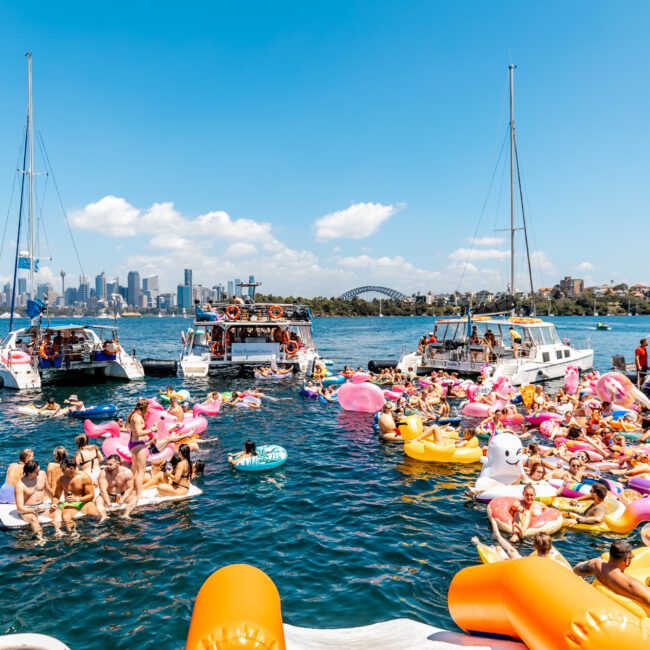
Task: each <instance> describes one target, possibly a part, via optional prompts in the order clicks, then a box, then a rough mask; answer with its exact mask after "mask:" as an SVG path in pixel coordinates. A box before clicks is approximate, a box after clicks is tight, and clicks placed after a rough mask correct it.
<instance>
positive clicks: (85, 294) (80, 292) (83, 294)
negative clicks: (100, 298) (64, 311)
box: [77, 275, 90, 302]
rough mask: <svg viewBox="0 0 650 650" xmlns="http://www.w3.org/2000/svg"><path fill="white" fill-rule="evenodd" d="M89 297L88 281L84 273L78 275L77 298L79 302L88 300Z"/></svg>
mask: <svg viewBox="0 0 650 650" xmlns="http://www.w3.org/2000/svg"><path fill="white" fill-rule="evenodd" d="M88 298H90V283H89V282H88V278H87V277H86V276H85V275H81V276H79V288H78V289H77V300H78V301H79V302H88Z"/></svg>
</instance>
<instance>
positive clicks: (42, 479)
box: [15, 460, 60, 541]
mask: <svg viewBox="0 0 650 650" xmlns="http://www.w3.org/2000/svg"><path fill="white" fill-rule="evenodd" d="M48 496H50V493H49V490H48V485H47V478H46V476H45V472H44V471H43V470H41V468H40V467H39V465H38V463H37V462H36V461H35V460H28V461H27V462H26V463H25V465H24V466H23V475H22V477H21V479H20V480H19V481H18V483H16V487H15V497H16V510H17V511H18V514H19V515H20V518H21V519H22V520H23V521H25V522H27V523H28V524H29V525H30V526H31V528H32V530H33V531H34V534H35V535H36V539H37V540H39V541H43V529H42V528H41V524H40V523H39V521H38V517H39V515H44V516H46V517H48V518H49V519H51V518H52V512H51V511H50V510H49V508H48V506H47V505H45V498H46V497H48ZM53 523H54V524H55V526H56V530H57V534H60V531H59V525H58V522H53Z"/></svg>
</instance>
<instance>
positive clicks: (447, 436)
mask: <svg viewBox="0 0 650 650" xmlns="http://www.w3.org/2000/svg"><path fill="white" fill-rule="evenodd" d="M441 429H442V434H443V439H444V444H442V445H441V444H438V443H437V442H436V441H435V438H434V436H433V434H432V433H429V434H427V433H423V428H422V420H420V418H419V417H417V416H415V415H411V416H409V417H407V418H406V419H405V422H404V423H403V424H401V425H400V427H399V430H400V433H401V434H402V438H403V439H404V453H405V454H406V455H407V456H409V457H410V458H414V459H415V460H423V461H426V462H429V463H478V462H479V461H480V460H481V456H482V455H483V451H482V450H481V448H480V447H479V444H478V438H476V436H475V437H473V438H472V439H470V440H467V441H465V442H464V443H463V445H462V446H459V445H457V444H456V443H457V442H458V439H459V436H458V431H457V430H455V429H452V428H451V427H450V428H445V427H441Z"/></svg>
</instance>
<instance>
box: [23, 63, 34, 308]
mask: <svg viewBox="0 0 650 650" xmlns="http://www.w3.org/2000/svg"><path fill="white" fill-rule="evenodd" d="M25 56H26V57H27V138H28V142H29V170H28V172H27V175H28V177H29V235H28V236H29V287H28V288H27V295H28V296H29V297H30V298H34V110H33V106H32V53H31V52H27V54H25Z"/></svg>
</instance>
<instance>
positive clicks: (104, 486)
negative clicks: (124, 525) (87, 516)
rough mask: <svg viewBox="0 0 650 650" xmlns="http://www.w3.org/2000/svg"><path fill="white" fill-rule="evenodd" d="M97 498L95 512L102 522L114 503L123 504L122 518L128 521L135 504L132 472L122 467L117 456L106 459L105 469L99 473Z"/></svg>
mask: <svg viewBox="0 0 650 650" xmlns="http://www.w3.org/2000/svg"><path fill="white" fill-rule="evenodd" d="M98 485H99V498H98V499H97V510H99V512H100V514H101V518H102V520H104V519H106V518H107V516H108V513H107V512H106V509H107V508H110V507H111V506H112V505H113V504H115V503H124V504H125V509H124V514H123V517H124V518H125V519H128V518H129V516H130V515H131V512H132V511H133V508H135V506H136V504H137V502H138V501H137V498H136V496H135V482H134V480H133V472H132V471H131V470H130V469H128V468H127V467H124V465H122V459H121V458H120V457H119V456H118V455H117V454H111V455H110V456H108V458H107V459H106V467H104V468H103V469H102V471H101V472H100V473H99V480H98Z"/></svg>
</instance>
